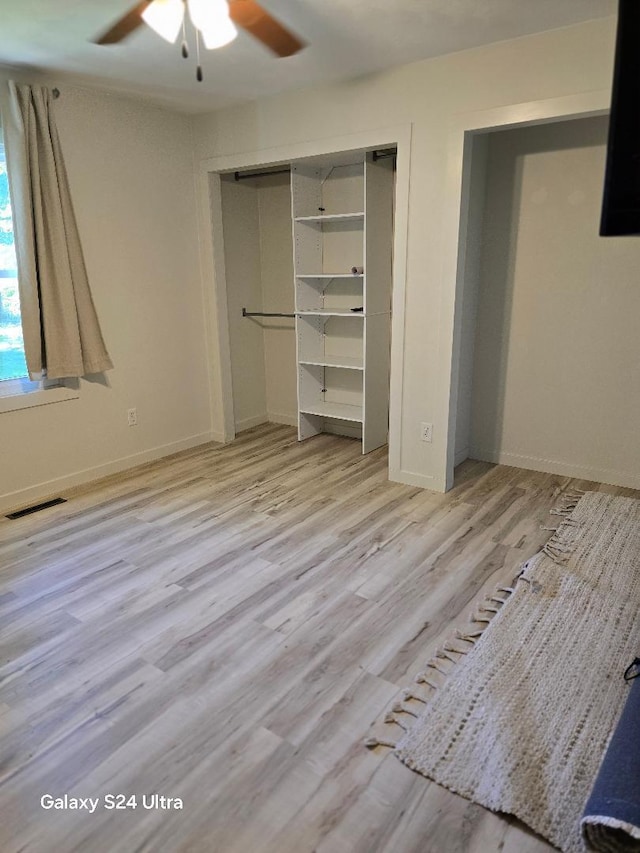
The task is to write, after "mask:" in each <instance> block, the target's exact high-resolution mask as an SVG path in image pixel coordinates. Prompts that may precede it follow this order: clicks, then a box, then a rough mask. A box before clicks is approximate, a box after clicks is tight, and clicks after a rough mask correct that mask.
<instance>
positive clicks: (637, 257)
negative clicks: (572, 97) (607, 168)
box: [471, 117, 640, 484]
mask: <svg viewBox="0 0 640 853" xmlns="http://www.w3.org/2000/svg"><path fill="white" fill-rule="evenodd" d="M606 137H607V119H606V117H600V118H589V119H581V120H575V121H568V122H560V123H557V124H548V125H542V126H539V127H531V128H526V129H520V130H512V131H504V132H500V133H493V134H491V135H490V142H489V149H488V169H487V182H486V193H487V195H486V207H485V211H484V239H483V241H482V246H483V251H482V261H481V275H480V288H479V300H478V318H477V333H476V344H475V371H474V377H473V403H472V418H471V422H472V426H471V456H472V457H473V458H476V459H486V460H489V461H495V462H502V463H506V464H509V465H516V466H519V467H523V468H533V469H537V470H542V471H549V472H551V473H558V474H566V475H570V476H574V477H584V478H586V479H593V480H598V481H601V482H609V483H619V484H625V483H626V484H630V483H632V482H638V479H639V478H640V462H639V457H638V449H637V447H638V444H637V428H638V423H639V422H640V371H639V370H638V363H639V358H638V334H637V326H638V317H639V316H640V286H638V267H639V266H640V240H638V239H633V238H629V237H627V238H613V237H611V238H606V239H604V238H601V237H599V236H598V224H599V218H600V205H601V201H602V179H603V175H604V161H605V143H606Z"/></svg>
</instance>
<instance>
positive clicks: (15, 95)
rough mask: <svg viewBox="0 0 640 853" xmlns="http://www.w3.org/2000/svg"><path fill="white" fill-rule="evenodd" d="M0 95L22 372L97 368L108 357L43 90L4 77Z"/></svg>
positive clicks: (60, 374) (55, 373)
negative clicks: (5, 81) (23, 362)
mask: <svg viewBox="0 0 640 853" xmlns="http://www.w3.org/2000/svg"><path fill="white" fill-rule="evenodd" d="M3 100H4V102H5V103H4V109H3V115H2V128H3V134H4V140H5V153H6V159H7V171H8V175H9V190H10V193H11V208H12V212H13V229H14V238H15V246H16V256H17V261H18V284H19V291H20V311H21V316H22V328H23V332H24V348H25V355H26V360H27V368H28V370H29V375H30V376H31V378H32V379H38V378H40V377H41V376H42V375H43V372H45V374H46V376H47V377H48V378H49V379H57V378H64V377H79V376H85V375H87V374H90V373H102V372H103V371H105V370H109V369H110V368H111V367H113V365H112V363H111V359H110V358H109V354H108V352H107V350H106V347H105V345H104V341H103V338H102V333H101V331H100V325H99V323H98V317H97V315H96V311H95V307H94V304H93V299H92V298H91V291H90V289H89V281H88V279H87V271H86V267H85V263H84V257H83V254H82V247H81V245H80V237H79V234H78V228H77V225H76V219H75V215H74V212H73V205H72V203H71V195H70V192H69V185H68V181H67V174H66V170H65V166H64V160H63V157H62V151H61V150H60V141H59V139H58V132H57V129H56V124H55V119H54V115H53V110H52V109H51V103H50V102H51V94H50V92H49V90H48V89H46V88H44V87H42V86H28V85H17V84H15V83H14V82H10V83H9V91H8V98H4V99H3Z"/></svg>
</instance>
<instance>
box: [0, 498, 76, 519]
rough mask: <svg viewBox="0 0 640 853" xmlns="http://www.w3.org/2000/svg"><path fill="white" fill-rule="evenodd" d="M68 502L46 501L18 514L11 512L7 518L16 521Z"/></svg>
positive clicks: (58, 500)
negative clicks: (24, 516)
mask: <svg viewBox="0 0 640 853" xmlns="http://www.w3.org/2000/svg"><path fill="white" fill-rule="evenodd" d="M66 502H67V499H66V498H53V499H52V500H50V501H45V502H44V503H41V504H35V505H34V506H28V507H25V509H19V510H18V511H17V512H10V513H9V514H8V515H7V516H5V518H10V519H12V520H13V519H15V518H22V516H23V515H31V513H32V512H40V510H41V509H49V507H50V506H57V505H58V504H64V503H66Z"/></svg>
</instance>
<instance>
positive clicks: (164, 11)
mask: <svg viewBox="0 0 640 853" xmlns="http://www.w3.org/2000/svg"><path fill="white" fill-rule="evenodd" d="M183 18H184V3H183V0H153V3H150V4H149V5H148V6H147V8H146V9H145V10H144V12H143V13H142V19H143V20H144V22H145V23H146V24H148V25H149V26H150V27H151V29H152V30H154V31H155V32H156V33H158V35H159V36H162V38H163V39H165V41H168V42H170V43H171V44H173V43H174V42H175V40H176V39H177V38H178V33H179V32H180V28H181V27H182V21H183Z"/></svg>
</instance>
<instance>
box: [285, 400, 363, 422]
mask: <svg viewBox="0 0 640 853" xmlns="http://www.w3.org/2000/svg"><path fill="white" fill-rule="evenodd" d="M300 411H301V412H302V413H303V414H305V415H320V416H321V417H323V418H336V419H337V420H340V421H355V422H356V423H360V424H361V423H363V421H364V415H363V410H362V406H351V405H348V404H347V403H311V404H310V405H305V404H301V406H300Z"/></svg>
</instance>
